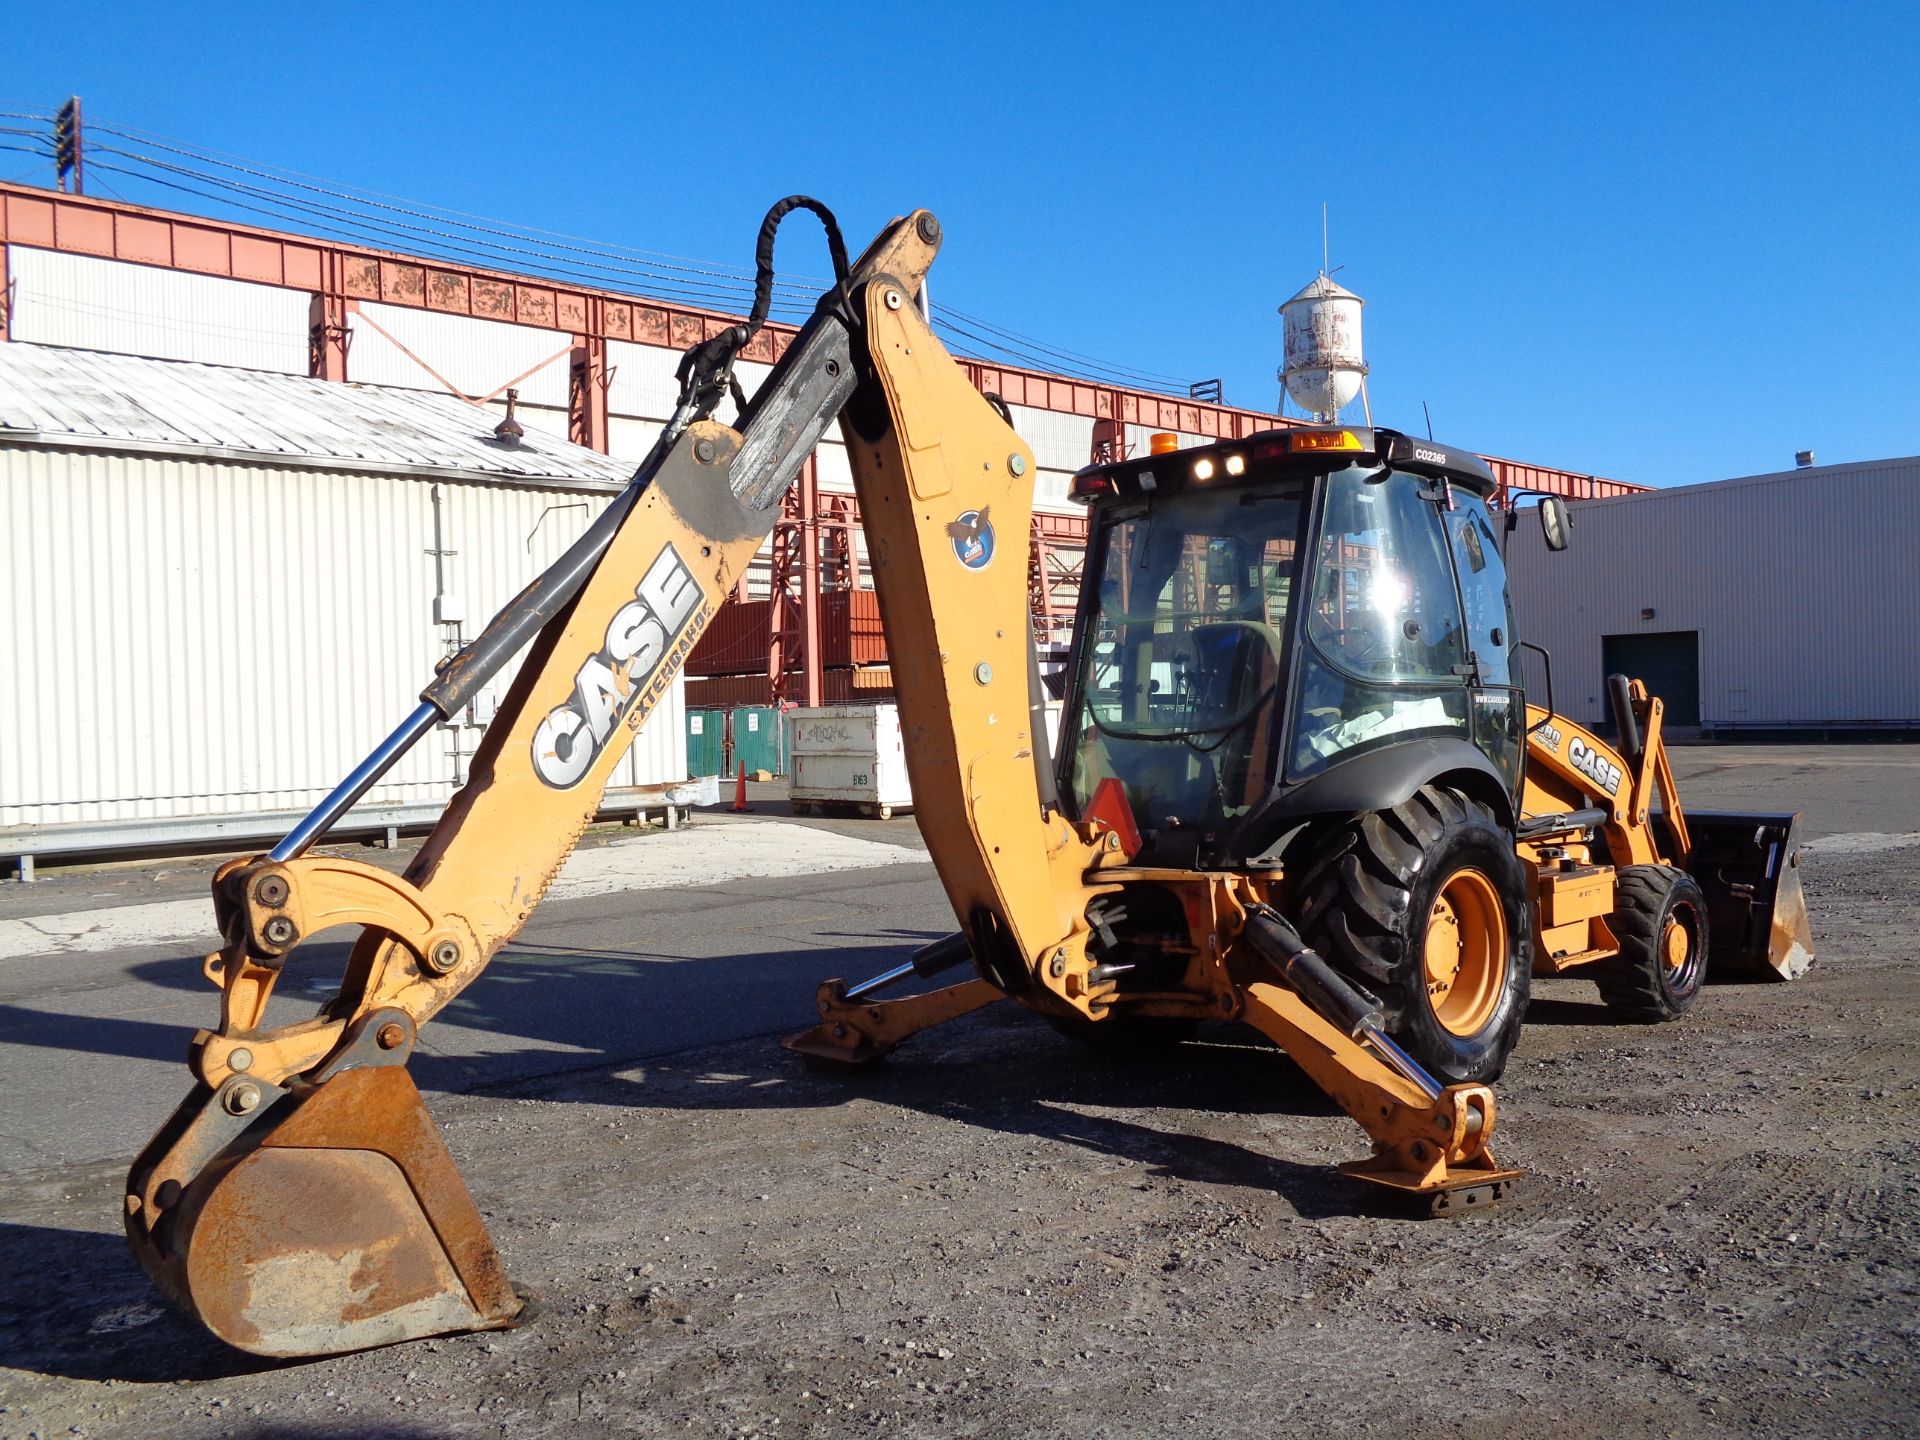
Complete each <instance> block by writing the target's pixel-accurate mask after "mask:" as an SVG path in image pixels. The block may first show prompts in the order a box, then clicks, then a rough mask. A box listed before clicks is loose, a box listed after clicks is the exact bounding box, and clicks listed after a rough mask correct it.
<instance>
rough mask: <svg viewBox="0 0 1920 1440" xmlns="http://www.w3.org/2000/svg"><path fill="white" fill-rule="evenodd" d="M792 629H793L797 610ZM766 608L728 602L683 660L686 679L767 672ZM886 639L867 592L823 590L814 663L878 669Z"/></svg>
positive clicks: (876, 602) (761, 603)
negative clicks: (698, 676) (685, 661)
mask: <svg viewBox="0 0 1920 1440" xmlns="http://www.w3.org/2000/svg"><path fill="white" fill-rule="evenodd" d="M792 608H793V612H794V613H793V619H792V623H794V624H798V622H799V613H798V607H792ZM771 613H772V602H770V601H767V600H729V601H728V602H727V603H726V604H724V605H722V606H721V607H720V608H719V610H717V611H715V612H714V617H713V623H712V624H711V625H710V626H708V627H707V633H706V634H705V635H702V636H701V637H700V643H699V644H698V645H696V646H694V647H693V653H692V654H691V655H690V656H688V657H687V673H688V674H689V675H758V674H764V673H765V671H766V668H767V649H768V644H769V633H770V632H769V626H770V624H771V620H770V616H771ZM886 661H887V635H886V630H885V628H884V627H883V626H882V625H881V623H880V597H879V596H878V595H877V594H876V593H875V592H874V591H872V590H828V591H826V592H825V593H824V594H822V595H821V597H820V663H821V664H822V665H823V666H824V667H825V668H827V669H829V670H841V669H845V668H846V667H848V666H850V665H884V664H885V663H886Z"/></svg>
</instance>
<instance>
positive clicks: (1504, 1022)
mask: <svg viewBox="0 0 1920 1440" xmlns="http://www.w3.org/2000/svg"><path fill="white" fill-rule="evenodd" d="M1300 895H1301V896H1302V899H1301V902H1300V920H1301V934H1302V937H1303V938H1304V939H1305V940H1306V942H1307V943H1308V944H1309V945H1311V946H1312V947H1313V948H1314V949H1315V950H1317V951H1319V952H1320V954H1321V956H1322V957H1323V958H1325V959H1326V961H1327V962H1328V963H1329V964H1330V965H1332V966H1333V967H1334V968H1335V969H1336V970H1339V971H1340V972H1341V973H1342V974H1344V975H1346V976H1347V977H1348V978H1349V979H1352V980H1354V981H1357V982H1358V983H1359V984H1360V985H1362V986H1363V987H1365V988H1366V989H1368V990H1370V991H1372V992H1373V993H1374V994H1375V995H1377V996H1379V998H1380V1001H1381V1004H1382V1006H1383V1007H1384V1009H1385V1011H1386V1018H1387V1031H1388V1033H1389V1034H1390V1035H1391V1036H1392V1037H1393V1038H1394V1039H1395V1040H1396V1041H1398V1042H1399V1044H1400V1045H1401V1046H1402V1047H1403V1048H1404V1049H1405V1050H1406V1051H1407V1052H1408V1053H1409V1054H1410V1055H1412V1056H1413V1057H1414V1059H1416V1060H1418V1061H1419V1062H1420V1063H1421V1064H1422V1065H1423V1066H1425V1067H1426V1068H1427V1070H1428V1071H1429V1072H1431V1073H1432V1074H1433V1076H1434V1077H1435V1078H1436V1079H1438V1080H1439V1081H1440V1082H1441V1083H1442V1084H1447V1085H1457V1084H1463V1083H1466V1082H1470V1081H1489V1080H1496V1079H1498V1078H1499V1076H1500V1072H1501V1071H1502V1070H1504V1069H1505V1068H1506V1063H1507V1055H1508V1053H1509V1052H1510V1051H1511V1050H1512V1049H1513V1046H1514V1043H1515V1042H1516V1041H1517V1040H1518V1039H1519V1038H1520V1022H1521V1020H1522V1018H1523V1017H1524V1016H1525V1014H1526V1009H1527V997H1528V995H1529V993H1530V992H1531V989H1532V975H1533V924H1532V917H1531V914H1530V912H1529V910H1528V895H1527V879H1526V869H1525V867H1524V866H1523V865H1522V864H1521V863H1520V858H1519V856H1518V855H1516V854H1515V853H1514V846H1513V836H1512V835H1511V834H1510V833H1509V832H1508V831H1507V830H1506V829H1505V828H1504V827H1503V826H1502V825H1501V824H1500V821H1499V818H1498V817H1497V816H1496V815H1495V814H1494V812H1493V811H1492V810H1491V809H1490V808H1489V807H1487V806H1485V805H1483V804H1481V803H1480V802H1479V801H1477V800H1474V799H1472V798H1470V797H1468V796H1466V795H1464V794H1462V793H1461V792H1459V791H1457V790H1452V789H1447V788H1445V787H1442V786H1437V785H1426V786H1422V787H1421V788H1420V789H1419V790H1418V791H1416V792H1415V793H1414V796H1413V798H1412V799H1410V800H1408V801H1407V802H1406V803H1405V804H1403V805H1396V806H1394V807H1393V809H1391V810H1380V811H1373V812H1369V813H1367V814H1364V815H1360V816H1357V817H1355V818H1354V819H1353V820H1350V821H1348V822H1347V823H1346V824H1344V825H1342V826H1340V827H1339V828H1337V829H1335V830H1333V831H1332V832H1331V833H1330V834H1329V835H1328V837H1327V844H1326V847H1325V848H1324V849H1323V850H1321V851H1320V853H1319V858H1317V859H1316V860H1314V861H1313V863H1312V865H1311V868H1309V869H1308V871H1307V873H1306V876H1305V878H1304V880H1303V881H1302V884H1301V889H1300Z"/></svg>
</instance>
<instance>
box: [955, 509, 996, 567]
mask: <svg viewBox="0 0 1920 1440" xmlns="http://www.w3.org/2000/svg"><path fill="white" fill-rule="evenodd" d="M991 509H992V507H991V506H982V507H981V508H980V509H978V510H968V511H966V512H964V513H963V514H962V515H961V516H960V518H959V519H957V520H950V521H948V522H947V535H948V538H950V539H951V540H952V541H953V553H954V556H955V557H956V558H957V559H958V560H959V561H960V563H961V564H962V565H964V566H966V567H967V569H969V570H984V569H986V568H987V566H988V565H989V564H990V563H991V562H992V560H993V523H992V522H991V521H990V520H988V519H987V515H988V514H989V512H990V511H991Z"/></svg>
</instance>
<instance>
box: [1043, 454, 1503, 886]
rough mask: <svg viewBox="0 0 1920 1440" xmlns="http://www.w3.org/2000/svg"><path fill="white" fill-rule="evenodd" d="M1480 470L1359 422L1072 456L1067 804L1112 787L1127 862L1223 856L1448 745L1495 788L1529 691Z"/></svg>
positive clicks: (1273, 836)
mask: <svg viewBox="0 0 1920 1440" xmlns="http://www.w3.org/2000/svg"><path fill="white" fill-rule="evenodd" d="M1157 441H1158V437H1156V442H1157ZM1495 486H1496V482H1495V480H1494V477H1493V475H1492V473H1491V472H1490V471H1489V470H1488V469H1487V467H1486V466H1485V464H1484V463H1483V462H1482V461H1480V460H1479V459H1478V458H1477V457H1476V456H1473V455H1471V454H1468V453H1466V452H1464V451H1460V450H1455V449H1453V448H1452V447H1450V446H1445V445H1438V444H1435V443H1433V442H1431V441H1426V440H1415V439H1413V438H1411V437H1409V436H1406V435H1402V434H1399V433H1397V432H1395V431H1391V430H1383V429H1366V428H1351V427H1312V428H1298V429H1291V430H1274V431H1267V432H1263V433H1261V434H1257V435H1253V436H1251V437H1249V438H1247V439H1244V440H1237V441H1225V442H1221V443H1219V444H1213V445H1205V446H1199V447H1195V448H1191V449H1185V450H1168V449H1156V451H1155V453H1152V454H1149V455H1147V456H1145V457H1141V458H1138V459H1129V460H1124V461H1118V462H1114V463H1111V464H1106V465H1097V466H1089V467H1088V468H1086V469H1084V470H1082V471H1080V472H1079V473H1078V474H1077V475H1075V476H1074V479H1073V484H1072V490H1071V494H1072V495H1073V497H1074V498H1075V499H1076V500H1080V501H1082V502H1084V503H1086V504H1088V505H1090V506H1091V508H1092V515H1091V519H1092V522H1093V523H1092V527H1091V531H1090V534H1089V537H1088V546H1087V560H1086V570H1085V574H1084V577H1083V580H1082V590H1081V602H1080V611H1079V615H1078V618H1077V623H1076V626H1075V639H1074V651H1073V656H1072V660H1071V664H1070V673H1071V676H1072V679H1071V682H1070V689H1069V691H1068V696H1067V716H1066V722H1065V724H1064V725H1063V727H1062V732H1061V737H1060V752H1061V753H1060V755H1059V757H1058V765H1059V781H1060V790H1061V793H1062V795H1063V796H1064V797H1068V803H1069V805H1070V806H1071V807H1072V808H1073V811H1074V813H1076V814H1079V813H1084V811H1085V808H1086V807H1087V805H1088V804H1089V803H1090V802H1091V800H1092V797H1093V794H1094V791H1095V790H1096V789H1097V788H1098V787H1099V785H1100V784H1101V782H1102V781H1104V780H1107V779H1115V780H1118V781H1119V783H1120V785H1121V787H1122V789H1123V790H1124V791H1125V793H1126V795H1127V797H1128V800H1129V802H1130V804H1131V806H1132V809H1133V813H1134V820H1135V823H1136V825H1137V826H1138V827H1139V829H1140V832H1141V835H1142V838H1143V841H1144V845H1145V848H1144V849H1143V851H1142V852H1141V854H1140V855H1139V856H1138V857H1137V860H1138V862H1139V863H1142V864H1159V865H1180V866H1196V865H1197V866H1203V867H1220V868H1239V867H1243V866H1254V865H1258V864H1259V863H1260V862H1261V859H1262V857H1263V852H1266V851H1268V850H1269V849H1270V848H1271V847H1272V846H1273V845H1274V844H1275V842H1276V841H1277V840H1279V839H1280V838H1281V836H1283V835H1284V834H1285V833H1286V832H1287V831H1288V830H1289V829H1297V827H1298V825H1299V823H1300V820H1301V819H1302V818H1304V817H1306V816H1308V815H1311V814H1325V813H1334V812H1337V811H1349V812H1350V811H1354V810H1359V809H1365V808H1370V807H1369V805H1368V803H1367V800H1366V794H1367V793H1368V792H1369V791H1370V790H1372V789H1379V788H1380V787H1382V786H1386V787H1388V788H1391V786H1392V785H1393V784H1394V783H1397V775H1398V771H1399V769H1401V768H1404V767H1405V766H1407V765H1423V764H1428V763H1431V762H1433V761H1435V760H1436V758H1437V759H1439V760H1440V761H1441V762H1443V763H1444V762H1445V761H1446V758H1447V756H1448V755H1450V754H1451V755H1453V757H1454V758H1455V759H1456V760H1458V762H1459V763H1460V764H1461V765H1463V766H1465V767H1467V768H1469V769H1473V770H1476V771H1477V772H1479V773H1480V774H1481V776H1482V780H1483V782H1484V783H1485V784H1486V786H1487V788H1489V789H1490V790H1491V791H1492V792H1493V793H1494V794H1495V795H1501V794H1504V795H1505V797H1506V798H1507V800H1508V802H1509V803H1511V800H1512V797H1513V796H1515V795H1516V794H1517V793H1518V788H1519V783H1520V772H1521V762H1522V756H1523V753H1524V744H1523V736H1522V726H1523V723H1524V719H1523V717H1524V714H1525V705H1524V700H1523V697H1522V695H1521V693H1520V690H1519V679H1518V675H1517V672H1516V668H1515V665H1514V655H1515V647H1516V643H1517V636H1516V634H1515V627H1514V623H1513V616H1512V611H1511V605H1510V601H1509V597H1508V593H1507V583H1506V570H1505V566H1504V564H1503V562H1502V558H1501V551H1500V544H1499V541H1498V539H1497V538H1496V537H1497V533H1498V532H1497V529H1496V527H1495V524H1494V520H1493V517H1492V516H1491V514H1490V513H1489V511H1488V500H1489V499H1490V497H1491V496H1492V494H1493V491H1494V489H1495ZM1414 742H1424V743H1423V746H1422V748H1421V750H1420V751H1419V752H1418V753H1413V752H1412V751H1410V750H1409V746H1410V745H1411V744H1412V743H1414ZM1393 752H1399V753H1397V754H1396V753H1393ZM1269 858H1270V857H1269Z"/></svg>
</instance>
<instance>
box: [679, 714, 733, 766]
mask: <svg viewBox="0 0 1920 1440" xmlns="http://www.w3.org/2000/svg"><path fill="white" fill-rule="evenodd" d="M726 742H727V712H726V711H724V710H689V711H687V773H688V774H689V775H719V774H723V773H724V772H725V771H726V768H727V761H726V755H725V753H724V751H725V746H726Z"/></svg>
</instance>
